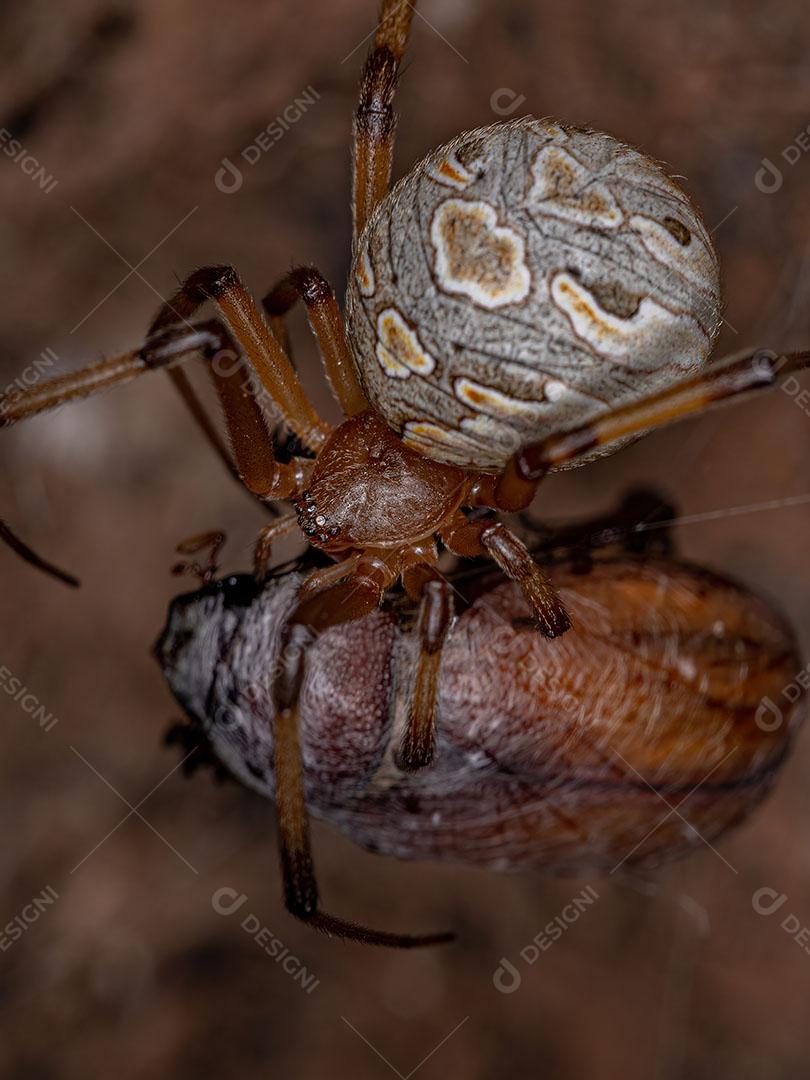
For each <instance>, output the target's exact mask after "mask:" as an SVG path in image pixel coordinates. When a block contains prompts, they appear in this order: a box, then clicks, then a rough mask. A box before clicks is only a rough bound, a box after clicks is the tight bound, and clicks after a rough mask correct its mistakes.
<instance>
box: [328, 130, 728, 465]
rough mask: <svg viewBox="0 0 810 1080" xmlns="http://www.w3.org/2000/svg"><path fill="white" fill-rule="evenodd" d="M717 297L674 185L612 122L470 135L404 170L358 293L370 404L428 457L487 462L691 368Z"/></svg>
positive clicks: (707, 337) (360, 259)
mask: <svg viewBox="0 0 810 1080" xmlns="http://www.w3.org/2000/svg"><path fill="white" fill-rule="evenodd" d="M719 306H720V284H719V272H718V265H717V259H716V256H715V252H714V249H713V247H712V243H711V239H710V237H709V235H708V233H707V231H706V229H705V227H704V225H703V223H702V221H701V219H700V215H699V213H698V211H697V210H696V209H695V207H694V206H693V204H692V203H691V201H690V200H689V198H688V197H687V195H686V194H685V193H684V192H683V191H682V190H681V189H680V188H679V187H678V185H677V184H676V183H675V182H674V181H673V180H672V179H670V178H669V177H668V176H667V175H666V174H665V173H664V172H663V171H662V169H661V168H660V167H659V166H658V165H657V164H656V163H655V162H653V161H652V160H651V159H650V158H647V157H645V156H644V155H643V154H641V153H639V152H638V151H636V150H633V149H631V148H630V147H628V146H626V145H625V144H623V143H621V142H619V141H617V140H616V139H614V138H612V137H611V136H609V135H604V134H601V133H598V132H593V131H585V130H581V129H576V128H570V127H564V126H562V125H561V124H559V123H557V122H556V121H550V120H534V119H532V118H530V117H527V118H524V119H521V120H517V121H511V122H508V123H500V124H494V125H492V126H490V127H487V128H480V129H478V130H476V131H471V132H467V133H466V134H463V135H460V136H459V137H458V138H456V139H454V140H453V141H452V142H450V143H448V144H446V145H445V146H443V147H440V148H439V149H438V150H436V151H434V152H433V153H431V154H430V155H429V156H428V157H427V158H425V159H424V160H423V161H422V162H421V163H420V164H418V165H417V166H416V167H415V168H414V169H413V170H412V171H411V172H410V173H409V174H408V175H407V176H406V177H405V178H404V179H403V180H402V181H400V183H398V184H397V185H396V187H394V189H393V190H392V191H391V193H390V194H389V195H388V197H387V198H386V199H384V200H383V202H382V203H381V204H380V206H379V207H378V208H377V210H376V212H375V214H374V215H373V217H372V219H371V220H370V222H369V224H368V226H367V228H366V229H365V231H364V232H363V235H362V236H361V238H360V241H359V243H358V248H357V251H356V253H355V261H354V265H353V269H352V274H351V275H350V279H349V290H348V297H347V309H348V318H349V337H350V340H351V341H352V345H353V348H354V353H355V362H356V365H357V369H358V372H359V374H360V378H361V380H362V383H363V387H364V389H365V391H366V394H367V396H368V398H369V400H370V402H371V404H372V405H373V407H374V408H375V409H376V410H377V411H378V412H379V413H380V414H381V415H382V416H383V417H384V419H385V420H386V421H387V422H388V423H389V424H390V425H391V427H392V428H393V429H394V430H395V431H397V432H398V433H399V434H400V435H402V437H403V438H404V440H405V442H406V444H408V445H409V446H412V447H413V448H414V449H416V450H418V451H421V452H422V453H424V454H426V455H427V456H428V457H431V458H433V459H435V460H437V461H442V462H446V463H448V464H454V465H460V466H462V467H465V468H478V469H490V470H496V469H500V468H502V467H503V466H504V465H505V464H506V462H507V460H508V459H509V457H510V456H511V455H512V454H513V453H514V452H515V451H516V450H517V449H519V448H520V447H521V446H523V445H526V444H527V443H529V442H534V441H537V440H539V439H542V438H543V437H545V436H546V435H550V434H552V433H553V432H555V431H560V430H561V429H566V428H570V427H573V426H576V425H579V424H582V423H586V422H588V421H590V420H591V419H593V418H594V417H595V416H597V415H598V414H599V413H602V412H604V411H606V410H607V409H609V408H614V407H616V406H617V405H621V404H625V403H627V402H629V401H632V400H634V399H636V398H638V397H640V396H642V395H643V394H649V393H651V392H654V391H656V390H659V389H663V388H664V387H666V386H667V385H669V384H670V383H672V382H675V381H677V380H679V379H682V378H683V377H685V376H687V375H692V374H697V372H698V371H699V370H700V369H701V368H702V367H703V366H704V364H705V362H706V360H707V359H708V356H709V354H710V352H711V348H712V344H713V341H714V338H715V335H716V332H717V328H718V325H719ZM579 463H580V462H578V464H579Z"/></svg>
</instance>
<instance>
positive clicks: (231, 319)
mask: <svg viewBox="0 0 810 1080" xmlns="http://www.w3.org/2000/svg"><path fill="white" fill-rule="evenodd" d="M209 300H213V301H214V303H215V304H216V305H217V307H218V308H219V310H220V312H221V313H222V317H223V319H224V321H225V324H226V326H227V327H228V329H229V331H230V332H231V334H232V335H233V339H234V340H235V341H236V344H237V345H238V346H239V348H240V349H241V350H242V352H243V354H244V356H245V358H246V360H247V362H248V364H249V365H250V367H251V369H252V370H253V372H255V374H256V376H257V377H258V379H259V382H260V384H261V387H262V389H263V390H264V391H265V393H266V394H267V395H268V396H269V399H270V402H271V403H272V406H273V407H274V408H276V409H278V411H279V412H280V414H281V419H282V420H283V421H284V423H285V424H286V425H287V427H289V428H290V429H291V430H292V431H294V432H295V434H296V435H297V436H298V438H299V439H300V440H301V442H302V443H303V444H304V445H305V446H306V447H307V448H308V449H310V450H313V451H317V450H318V449H319V448H320V447H321V446H322V445H323V444H324V442H326V439H327V438H328V436H329V434H330V432H331V430H332V429H331V427H330V425H329V424H327V423H326V422H325V421H324V420H322V419H321V418H320V417H319V416H318V414H317V413H316V411H315V409H314V408H313V406H312V404H311V403H310V401H309V398H308V397H307V395H306V393H305V392H304V388H303V386H302V385H301V382H300V380H299V378H298V376H297V375H296V373H295V370H294V369H293V366H292V364H291V363H290V360H289V358H288V357H287V356H286V354H285V353H284V351H283V349H282V348H281V346H280V345H279V343H278V341H277V340H276V338H275V337H274V336H273V334H272V331H271V330H270V327H269V326H268V325H267V322H266V320H265V318H264V316H263V315H262V313H261V310H260V309H259V307H258V306H257V305H256V302H255V300H254V299H253V297H252V296H251V295H250V293H249V292H248V290H247V289H246V288H245V286H244V284H243V283H242V281H241V280H240V278H239V275H238V274H237V272H236V270H235V269H234V268H233V267H232V266H204V267H202V268H201V269H200V270H197V271H195V272H194V273H193V274H191V275H190V276H189V277H187V278H186V280H185V281H184V282H183V283H182V284H181V285H180V288H179V289H178V290H177V292H176V293H175V294H174V296H172V297H171V299H170V300H169V301H167V302H166V303H165V304H163V305H162V307H161V308H160V310H159V311H158V313H157V315H156V316H155V318H154V319H153V320H152V324H151V326H150V328H149V337H150V338H152V337H153V336H154V335H157V334H160V333H161V332H162V331H164V330H166V329H167V328H168V327H170V326H172V325H173V324H174V323H176V322H178V321H182V322H186V321H187V320H188V319H190V318H191V317H192V316H193V315H194V314H195V313H196V312H197V311H198V310H199V308H200V307H202V306H203V304H205V303H206V302H207V301H209Z"/></svg>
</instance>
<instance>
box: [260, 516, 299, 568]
mask: <svg viewBox="0 0 810 1080" xmlns="http://www.w3.org/2000/svg"><path fill="white" fill-rule="evenodd" d="M297 527H298V517H297V515H296V514H294V513H289V514H284V515H283V516H282V517H280V518H277V519H276V520H275V521H271V522H270V524H269V525H265V527H264V528H263V529H262V530H261V532H260V533H259V535H258V536H257V537H256V545H255V547H254V548H253V572H254V574H255V575H256V579H257V581H264V579H265V578H266V577H267V567H268V564H269V562H270V556H271V555H272V548H273V544H274V542H275V541H276V540H280V539H281V537H282V536H287V535H288V534H289V533H291V532H293V531H294V530H295V529H297Z"/></svg>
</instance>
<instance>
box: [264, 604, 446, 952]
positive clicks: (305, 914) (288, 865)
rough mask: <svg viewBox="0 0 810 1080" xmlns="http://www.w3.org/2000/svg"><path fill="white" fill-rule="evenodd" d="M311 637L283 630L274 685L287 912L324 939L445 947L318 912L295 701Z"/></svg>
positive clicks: (295, 628) (437, 937) (429, 938)
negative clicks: (279, 660) (326, 935)
mask: <svg viewBox="0 0 810 1080" xmlns="http://www.w3.org/2000/svg"><path fill="white" fill-rule="evenodd" d="M313 637H314V635H313V632H312V630H310V629H309V628H308V627H305V626H302V625H300V624H296V623H291V624H288V626H287V630H286V632H285V634H284V637H283V638H282V650H281V663H280V666H279V671H278V675H277V676H276V680H275V684H274V698H275V702H276V718H275V723H274V739H275V745H274V768H275V777H276V808H277V812H278V829H279V843H280V853H281V868H282V875H283V878H284V902H285V905H286V907H287V910H288V911H289V912H290V914H291V915H294V916H295V917H296V918H298V919H301V920H302V921H303V922H305V923H307V924H309V925H310V926H312V927H314V928H315V929H317V930H320V931H322V932H323V933H325V934H328V935H334V936H336V937H341V938H345V939H346V940H349V941H358V942H363V943H364V944H366V945H384V946H389V947H392V948H399V949H410V948H414V947H416V946H420V945H438V944H440V943H442V942H445V941H450V940H452V938H453V936H454V935H453V934H449V933H444V934H423V935H411V934H393V933H389V932H387V931H384V930H372V929H371V928H369V927H366V926H360V925H358V924H356V923H352V922H347V921H346V920H344V919H339V918H337V917H336V916H334V915H329V914H327V913H326V912H324V911H321V910H320V906H319V897H318V885H317V881H316V879H315V867H314V864H313V861H312V848H311V844H310V834H309V813H308V811H307V805H306V797H305V792H304V769H303V762H302V760H301V747H300V742H299V736H298V700H299V694H300V690H301V685H302V683H303V678H304V671H305V663H306V650H307V648H308V647H309V645H310V644H311V643H312V641H313Z"/></svg>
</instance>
